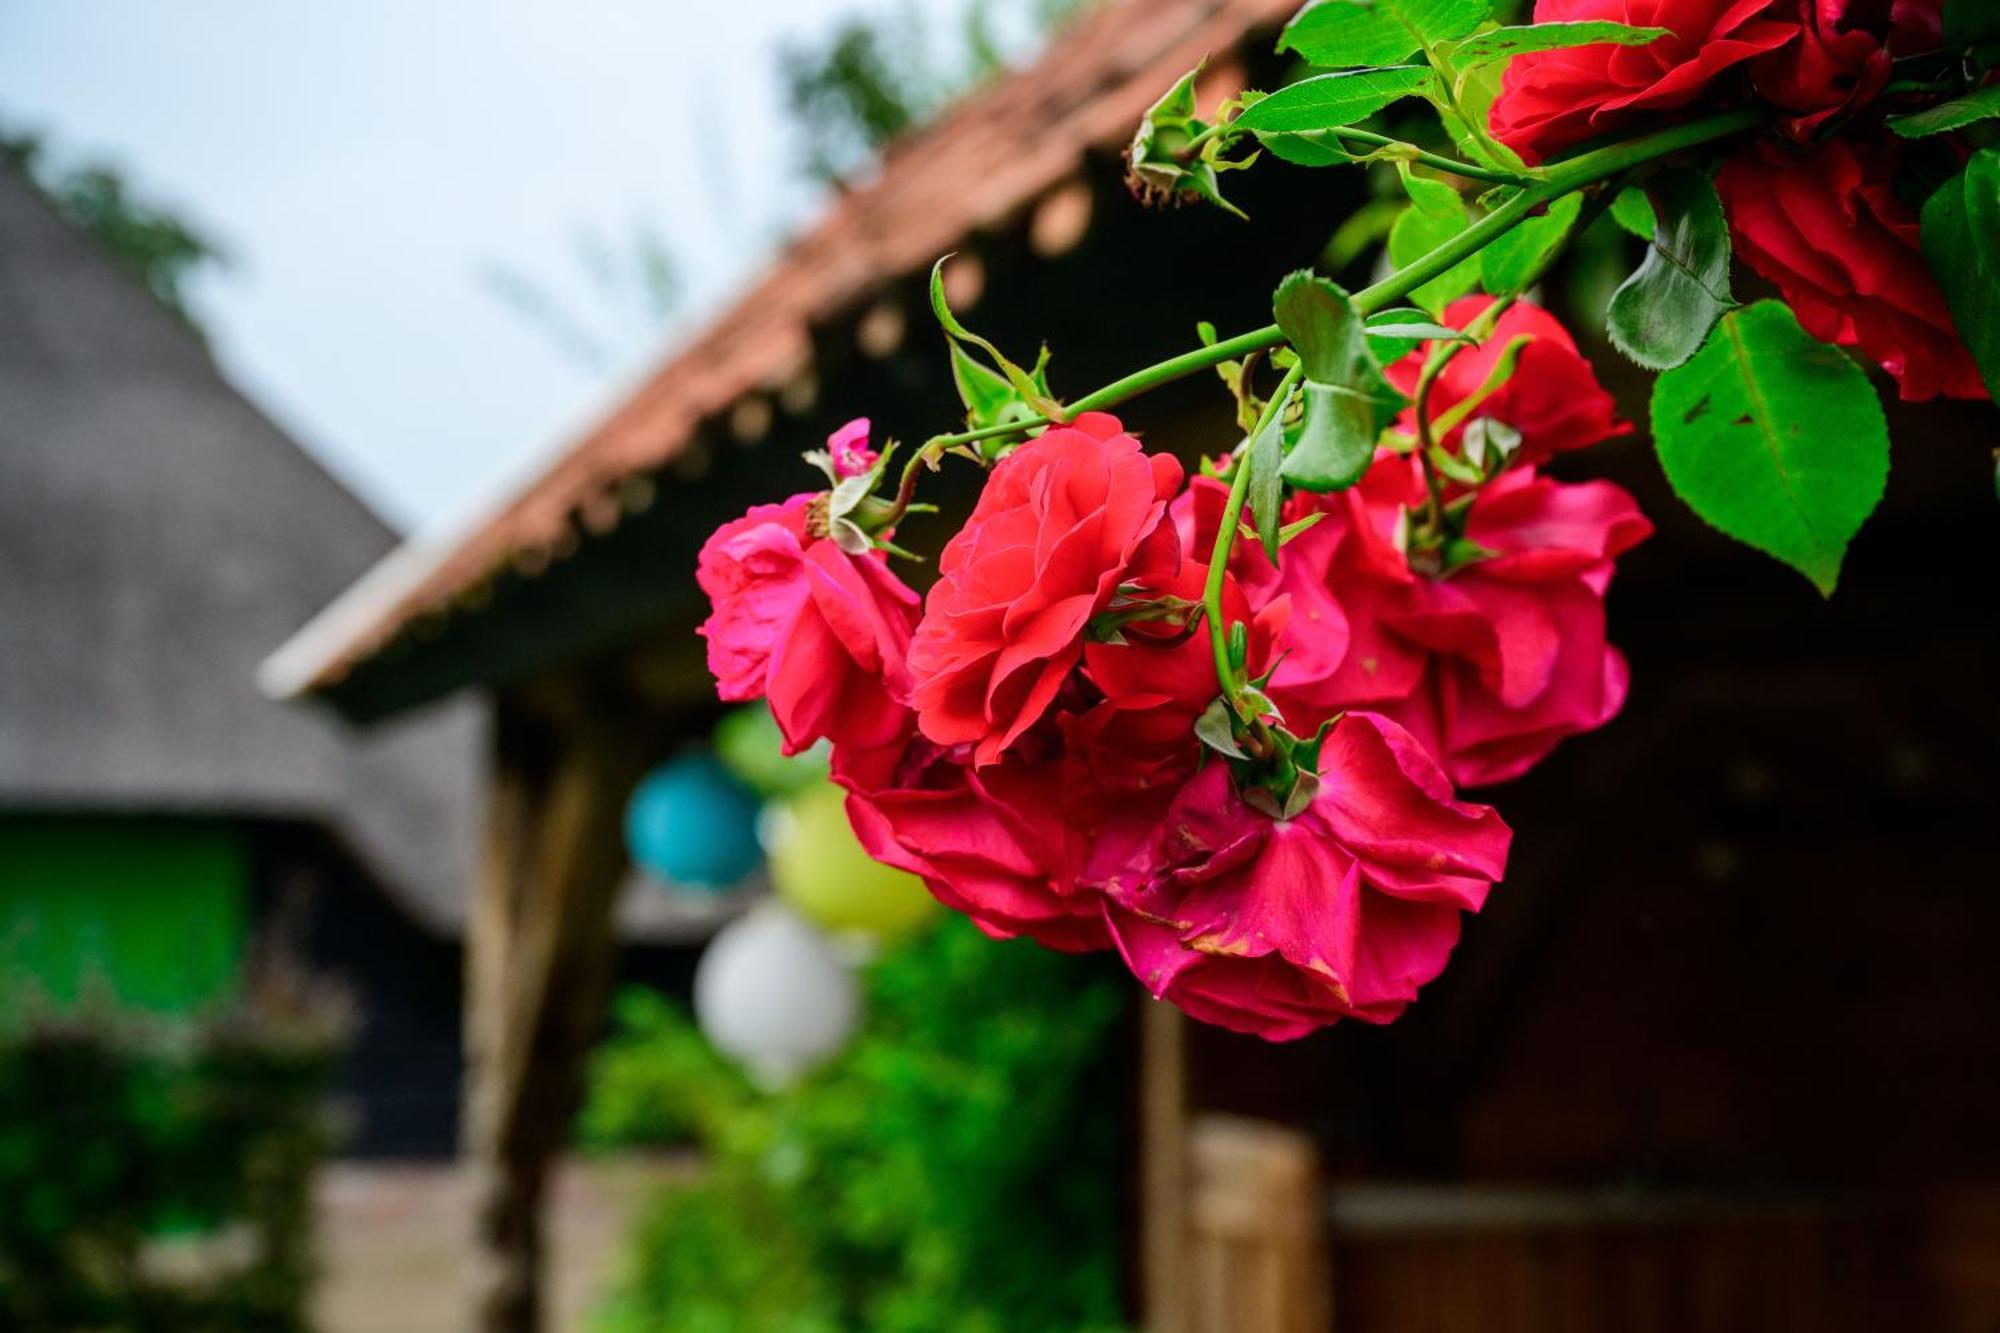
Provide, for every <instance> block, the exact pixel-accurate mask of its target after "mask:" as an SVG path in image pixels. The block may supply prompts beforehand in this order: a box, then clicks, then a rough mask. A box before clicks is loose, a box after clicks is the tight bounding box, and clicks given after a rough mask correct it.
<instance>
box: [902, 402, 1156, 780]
mask: <svg viewBox="0 0 2000 1333" xmlns="http://www.w3.org/2000/svg"><path fill="white" fill-rule="evenodd" d="M1180 483H1181V467H1180V464H1179V463H1177V462H1175V461H1174V460H1173V459H1172V458H1170V457H1167V456H1165V455H1151V456H1149V455H1147V454H1145V453H1144V452H1142V451H1141V450H1140V448H1139V442H1138V441H1137V440H1135V439H1133V438H1132V437H1131V436H1130V435H1127V434H1125V432H1124V429H1123V428H1122V427H1121V426H1120V425H1119V424H1118V421H1117V419H1116V418H1114V417H1110V416H1107V415H1105V414H1103V413H1090V414H1087V415H1085V416H1082V417H1079V418H1078V419H1077V420H1076V421H1075V422H1074V423H1072V424H1070V425H1068V426H1059V427H1057V428H1056V429H1054V430H1051V431H1049V432H1048V433H1046V434H1045V435H1043V436H1042V437H1041V438H1039V439H1036V440H1031V441H1029V442H1028V443H1027V444H1024V445H1022V446H1021V447H1020V448H1019V449H1016V450H1015V451H1014V452H1013V453H1012V454H1011V455H1009V456H1008V457H1007V458H1006V459H1004V460H1002V461H1001V462H1000V464H999V465H998V466H996V467H995V468H994V469H993V475H992V476H991V477H989V478H988V479H987V482H986V489H985V490H984V491H982V492H981V493H980V496H979V502H978V504H977V505H975V506H974V507H973V511H972V517H971V518H969V519H968V520H966V524H965V527H964V528H963V529H961V530H960V531H959V533H958V534H957V535H956V536H954V537H953V538H952V539H951V541H950V542H949V543H948V544H947V545H946V546H945V548H944V553H943V555H942V556H941V557H940V558H939V560H938V572H939V578H938V582H937V584H936V586H935V587H933V588H932V589H931V592H930V597H929V599H928V601H927V602H926V604H925V608H924V616H923V619H922V621H921V622H919V624H918V626H917V630H916V635H915V638H914V639H913V641H912V643H911V646H910V667H911V671H912V673H913V675H914V676H915V678H916V682H917V684H916V690H915V695H914V699H915V704H916V710H917V721H918V725H919V726H920V727H921V728H922V730H923V733H924V734H925V735H926V736H928V737H930V738H931V739H932V740H933V741H936V742H937V743H938V744H940V745H956V744H970V745H972V746H973V747H974V750H973V755H974V759H975V762H977V763H980V764H990V763H993V762H995V761H996V760H998V759H999V757H1000V754H1001V752H1002V751H1003V750H1005V749H1006V748H1007V746H1008V745H1010V744H1012V743H1013V742H1014V740H1015V739H1016V738H1018V737H1019V736H1020V735H1021V733H1023V732H1024V731H1026V730H1027V729H1028V728H1029V727H1031V726H1033V725H1034V724H1035V723H1036V722H1037V721H1038V720H1040V718H1041V717H1042V715H1043V714H1044V713H1046V712H1047V711H1048V708H1049V705H1050V704H1051V703H1052V702H1053V701H1054V700H1055V697H1056V691H1057V690H1059V689H1060V688H1061V687H1062V684H1063V681H1064V679H1065V678H1066V677H1067V676H1068V675H1069V673H1070V671H1071V669H1072V668H1073V667H1075V666H1076V664H1077V662H1078V661H1079V660H1080V659H1081V658H1082V656H1083V632H1084V627H1085V625H1087V624H1088V623H1089V621H1090V619H1091V617H1092V616H1094V615H1096V614H1098V613H1099V612H1101V611H1103V610H1104V609H1105V608H1106V606H1108V605H1109V603H1110V601H1111V599H1112V597H1113V596H1114V595H1115V594H1116V593H1117V591H1118V586H1119V584H1121V583H1123V582H1125V581H1126V580H1128V579H1130V578H1133V577H1135V575H1139V576H1143V575H1145V574H1146V573H1148V572H1149V571H1151V570H1154V569H1162V568H1164V569H1171V568H1172V567H1173V566H1174V565H1175V563H1176V562H1177V560H1178V558H1179V549H1178V544H1177V543H1176V542H1175V540H1174V530H1173V527H1172V526H1171V525H1170V524H1167V523H1165V522H1163V521H1162V520H1163V519H1164V518H1165V516H1166V511H1167V501H1168V500H1169V499H1171V498H1172V496H1173V494H1174V492H1175V491H1176V490H1178V489H1179V488H1180Z"/></svg>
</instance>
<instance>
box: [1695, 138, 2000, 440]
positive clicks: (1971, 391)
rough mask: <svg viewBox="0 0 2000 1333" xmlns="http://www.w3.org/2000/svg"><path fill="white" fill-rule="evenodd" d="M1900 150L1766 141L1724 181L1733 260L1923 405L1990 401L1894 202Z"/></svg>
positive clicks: (1816, 329) (1911, 215)
mask: <svg viewBox="0 0 2000 1333" xmlns="http://www.w3.org/2000/svg"><path fill="white" fill-rule="evenodd" d="M1901 160H1902V149H1901V147H1900V146H1899V145H1898V144H1896V143H1895V142H1893V141H1891V140H1889V139H1887V138H1883V139H1878V140H1873V141H1859V142H1857V141H1850V140H1848V139H1829V140H1828V141H1827V142H1825V143H1823V144H1821V145H1820V146H1819V147H1818V148H1815V149H1811V150H1805V149H1797V148H1793V147H1791V146H1790V145H1788V144H1784V143H1779V142H1772V141H1769V140H1765V141H1760V142H1758V143H1754V144H1751V145H1749V146H1747V147H1745V148H1743V149H1742V150H1740V151H1739V152H1738V153H1737V154H1736V155H1735V156H1734V157H1732V158H1731V159H1730V160H1729V161H1728V162H1726V163H1724V164H1723V167H1722V170H1721V171H1720V172H1719V173H1717V175H1716V180H1715V184H1716V188H1717V189H1718V190H1719V191H1720V192H1721V194H1722V203H1723V207H1724V208H1725V209H1726V210H1727V212H1728V214H1729V229H1730V233H1731V235H1732V236H1733V237H1734V238H1735V242H1736V253H1737V254H1738V255H1741V256H1742V257H1743V258H1744V259H1745V260H1747V261H1749V264H1750V267H1752V268H1754V269H1756V270H1757V272H1759V273H1761V274H1763V275H1764V276H1765V277H1766V278H1769V279H1770V280H1771V281H1772V282H1774V283H1776V284H1777V285H1778V289H1779V290H1780V291H1781V292H1783V293H1784V296H1785V300H1786V301H1787V302H1788V303H1789V304H1790V305H1791V307H1792V309H1793V310H1794V311H1796V312H1797V314H1798V317H1799V323H1800V324H1801V325H1803V326H1804V328H1805V330H1806V332H1808V333H1810V334H1812V335H1813V336H1814V337H1815V338H1818V339H1819V340H1820V341H1822V342H1830V343H1838V344H1839V345H1841V346H1842V347H1857V348H1859V349H1860V350H1861V351H1862V352H1863V353H1864V354H1865V355H1866V356H1868V357H1869V358H1870V359H1871V360H1873V361H1875V362H1876V363H1877V364H1879V365H1880V366H1881V367H1882V368H1883V369H1884V370H1886V371H1888V372H1889V373H1890V374H1891V375H1893V376H1895V377H1896V380H1897V382H1898V383H1899V384H1901V385H1902V391H1903V397H1904V398H1905V399H1906V400H1908V401H1910V402H1921V401H1923V400H1925V399H1928V398H1935V397H1936V396H1938V395H1939V394H1944V395H1945V396H1947V397H1951V398H1985V397H1987V396H1988V395H1987V392H1986V386H1985V385H1984V384H1983V383H1981V381H1980V378H1979V368H1978V366H1977V365H1976V364H1975V363H1974V362H1973V359H1972V354H1971V353H1970V352H1968V351H1967V350H1966V349H1965V344H1964V343H1962V342H1961V341H1960V340H1959V336H1958V328H1957V326H1956V325H1955V324H1953V323H1952V319H1951V310H1950V309H1949V307H1947V306H1946V305H1945V299H1944V293H1943V291H1941V290H1940V289H1939V287H1938V284H1937V279H1936V278H1935V277H1933V276H1932V274H1931V270H1930V265H1928V264H1927V263H1925V262H1924V256H1923V252H1922V250H1921V249H1919V247H1918V238H1917V215H1916V212H1915V211H1914V210H1913V209H1911V208H1910V207H1909V205H1907V204H1905V203H1904V202H1903V201H1902V199H1901V198H1900V197H1898V195H1897V194H1896V191H1895V187H1894V182H1895V177H1896V168H1897V167H1898V166H1899V165H1900V163H1901Z"/></svg>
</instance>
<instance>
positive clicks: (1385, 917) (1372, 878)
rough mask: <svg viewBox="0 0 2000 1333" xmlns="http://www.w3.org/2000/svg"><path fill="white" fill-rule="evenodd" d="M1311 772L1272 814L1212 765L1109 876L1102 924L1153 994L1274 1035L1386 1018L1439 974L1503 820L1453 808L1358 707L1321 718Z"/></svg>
mask: <svg viewBox="0 0 2000 1333" xmlns="http://www.w3.org/2000/svg"><path fill="white" fill-rule="evenodd" d="M1320 772H1321V778H1322V782H1323V784H1324V785H1323V786H1322V787H1321V789H1320V791H1319V794H1318V795H1317V797H1316V798H1315V799H1314V800H1313V802H1312V804H1311V805H1309V806H1308V807H1307V808H1306V809H1305V810H1304V811H1303V812H1301V813H1300V814H1299V815H1297V816H1295V817H1293V818H1291V819H1288V820H1278V819H1273V818H1271V817H1270V816H1269V815H1267V814H1264V813H1262V812H1260V811H1258V810H1257V809H1255V808H1254V807H1252V806H1250V805H1249V804H1247V803H1245V802H1244V801H1243V800H1242V798H1241V797H1240V796H1239V795H1238V794H1237V792H1236V791H1235V790H1234V788H1233V785H1232V784H1233V779H1232V778H1231V776H1230V771H1229V769H1228V767H1227V766H1226V765H1223V764H1220V763H1216V764H1210V765H1209V766H1208V767H1207V768H1205V769H1203V770H1202V772H1201V774H1200V775H1199V776H1198V777H1196V778H1195V779H1194V781H1192V782H1191V783H1189V784H1188V786H1187V787H1186V788H1185V789H1184V790H1183V791H1182V792H1181V794H1180V796H1179V797H1178V798H1177V799H1176V800H1175V801H1174V803H1173V805H1172V807H1171V808H1170V809H1169V810H1168V811H1167V815H1166V818H1165V820H1164V821H1163V822H1162V823H1161V824H1160V825H1159V827H1158V828H1157V830H1156V831H1155V833H1154V835H1153V836H1152V837H1151V838H1150V839H1149V840H1147V841H1146V842H1145V843H1144V844H1142V845H1141V846H1140V848H1139V850H1138V852H1137V853H1136V854H1135V855H1134V856H1132V858H1131V859H1130V860H1129V862H1128V863H1127V864H1126V865H1124V866H1123V867H1121V868H1120V869H1119V870H1118V871H1116V872H1115V873H1113V874H1111V875H1109V876H1108V877H1106V879H1105V882H1104V889H1105V903H1104V910H1105V920H1106V921H1107V923H1108V924H1109V926H1110V929H1111V933H1112V935H1113V937H1114V939H1115V940H1116V942H1117V944H1118V948H1119V951H1120V952H1121V953H1122V954H1123V955H1124V958H1125V961H1126V963H1127V965H1128V966H1130V967H1131V969H1132V972H1133V974H1134V975H1135V976H1137V977H1138V978H1139V981H1140V983H1141V984H1142V985H1144V986H1145V987H1146V989H1147V990H1149V991H1151V992H1152V993H1153V994H1154V995H1155V996H1156V997H1158V998H1160V999H1164V1000H1169V1001H1171V1002H1172V1003H1174V1004H1176V1005H1178V1006H1180V1007H1181V1008H1182V1009H1183V1010H1185V1011H1186V1012H1187V1013H1188V1014H1189V1015H1191V1016H1192V1017H1194V1018H1198V1019H1200V1020H1202V1021H1204V1022H1208V1023H1214V1024H1217V1025H1219V1026H1222V1027H1226V1028H1232V1029H1234V1030H1236V1031H1238V1032H1250V1033H1255V1034H1257V1035H1259V1036H1262V1037H1266V1038H1268V1039H1270V1040H1273V1041H1285V1040H1290V1039H1292V1038H1295V1037H1302V1036H1304V1035H1306V1034H1307V1033H1309V1032H1312V1031H1313V1030H1315V1029H1317V1028H1320V1027H1324V1026H1326V1025H1327V1024H1329V1023H1333V1022H1335V1021H1337V1020H1339V1019H1342V1018H1359V1019H1361V1020H1362V1021H1364V1022H1370V1023H1386V1022H1388V1021H1389V1020H1390V1019H1392V1018H1395V1017H1396V1016H1397V1015H1398V1014H1400V1013H1402V1012H1403V1010H1404V1009H1405V1008H1406V1007H1407V1006H1408V1005H1409V1003H1410V1001H1412V1000H1414V999H1415V998H1416V996H1417V990H1418V988H1419V987H1420V986H1422V985H1423V984H1424V983H1426V982H1428V981H1430V980H1431V979H1433V978H1434V977H1436V976H1437V974H1438V973H1439V972H1440V971H1442V970H1443V968H1444V965H1445V962H1446V960H1447V959H1448V958H1449V957H1450V954H1451V950H1452V947H1453V945H1455V944H1456V943H1457V941H1458V925H1459V914H1460V913H1461V912H1466V911H1477V910H1479V908H1480V906H1481V905H1482V904H1483V903H1484V902H1485V899H1486V894H1487V891H1488V890H1489V889H1490V888H1491V887H1492V884H1493V881H1494V880H1496V879H1498V878H1499V877H1500V876H1501V874H1502V873H1503V872H1504V870H1505V866H1506V861H1507V847H1508V842H1509V840H1510V839H1511V837H1512V834H1511V833H1510V831H1509V830H1508V828H1507V826H1506V824H1505V823H1503V822H1502V821H1501V819H1500V816H1499V814H1498V813H1497V812H1496V811H1494V810H1492V809H1491V808H1489V807H1487V806H1480V805H1470V804H1466V803H1463V802H1460V801H1457V800H1454V799H1453V798H1452V794H1451V788H1450V784H1449V783H1447V782H1446V780H1445V777H1444V775H1443V773H1441V772H1440V771H1439V770H1438V767H1437V765H1436V763H1434V762H1433V761H1432V760H1431V759H1430V757H1429V756H1428V755H1426V754H1425V753H1424V750H1423V748H1422V747H1421V746H1420V745H1418V744H1417V743H1416V742H1415V741H1414V740H1412V739H1411V738H1410V737H1409V736H1407V735H1406V734H1404V733H1403V732H1402V731H1401V729H1400V728H1398V727H1396V726H1395V725H1394V724H1393V723H1390V722H1387V721H1385V720H1383V719H1380V718H1376V717H1371V716H1370V715H1368V714H1366V713H1349V714H1347V715H1345V716H1344V717H1342V718H1341V719H1340V721H1339V722H1337V723H1335V724H1334V726H1333V728H1332V730H1331V731H1330V732H1329V733H1328V735H1327V737H1326V742H1325V746H1324V748H1323V750H1322V752H1321V769H1320Z"/></svg>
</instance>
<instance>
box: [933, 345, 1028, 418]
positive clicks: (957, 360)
mask: <svg viewBox="0 0 2000 1333" xmlns="http://www.w3.org/2000/svg"><path fill="white" fill-rule="evenodd" d="M945 341H946V342H947V343H949V344H950V346H951V379H952V383H953V384H956V385H957V386H958V398H959V401H960V402H962V403H964V404H965V424H966V425H968V426H971V427H972V428H973V429H975V430H977V429H979V428H982V427H985V426H997V425H999V424H1000V423H1001V422H1003V421H1006V420H1008V419H1009V415H1010V413H1011V412H1012V411H1013V410H1014V409H1015V408H1016V406H1017V405H1018V404H1019V403H1020V402H1021V397H1020V395H1019V394H1017V393H1015V392H1014V386H1013V385H1011V384H1009V383H1008V382H1007V377H1006V376H1005V375H1002V374H1001V373H1000V372H999V371H997V370H992V369H989V368H988V367H986V366H982V365H980V364H979V362H977V361H975V360H973V359H972V357H971V356H969V355H968V354H967V353H966V350H965V348H964V347H962V346H960V345H959V342H958V340H957V339H956V338H947V339H946V340H945Z"/></svg>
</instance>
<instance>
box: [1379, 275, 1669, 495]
mask: <svg viewBox="0 0 2000 1333" xmlns="http://www.w3.org/2000/svg"><path fill="white" fill-rule="evenodd" d="M1492 304H1493V298H1492V297H1490V296H1468V297H1466V298H1464V299H1463V300H1460V301H1454V302H1452V303H1451V305H1450V306H1448V307H1447V308H1446V309H1445V312H1444V322H1445V323H1446V324H1448V325H1450V326H1451V327H1452V328H1455V329H1462V328H1464V327H1465V326H1466V325H1468V324H1470V323H1471V322H1472V321H1473V320H1475V319H1477V318H1478V317H1479V316H1480V315H1481V314H1483V313H1484V312H1485V310H1486V308H1487V307H1488V306H1490V305H1492ZM1520 338H1527V339H1529V340H1530V341H1529V342H1528V344H1527V346H1525V347H1523V348H1522V349H1521V359H1520V360H1519V362H1517V363H1516V365H1515V369H1514V375H1513V377H1512V378H1511V379H1509V380H1508V381H1507V382H1506V383H1505V384H1503V385H1501V386H1500V388H1498V389H1497V390H1495V391H1494V392H1493V393H1492V394H1491V395H1489V396H1488V397H1487V398H1486V399H1485V400H1484V401H1482V402H1481V403H1480V404H1479V405H1478V407H1477V408H1476V409H1475V410H1474V411H1473V413H1472V415H1471V417H1470V418H1468V420H1467V423H1466V424H1470V422H1471V421H1473V420H1477V419H1479V418H1481V417H1485V418H1488V419H1490V420H1493V421H1498V422H1502V423H1504V424H1506V425H1509V426H1512V427H1513V428H1514V429H1515V430H1517V431H1519V432H1520V434H1521V446H1520V455H1519V457H1520V460H1521V461H1522V462H1524V463H1527V464H1529V465H1531V466H1532V465H1536V464H1540V463H1544V462H1547V461H1548V460H1549V459H1550V458H1551V457H1553V456H1554V455H1556V454H1559V453H1565V452H1567V451H1569V450H1571V449H1584V448H1588V447H1589V446H1591V445H1593V444H1600V443H1602V442H1603V441H1605V440H1609V439H1613V438H1616V437H1617V436H1620V435H1630V434H1631V433H1632V423H1631V422H1629V421H1621V420H1619V419H1618V405H1617V403H1616V402H1615V401H1613V399H1612V397H1611V395H1610V394H1609V393H1606V392H1605V390H1604V386H1603V385H1601V384H1599V383H1598V382H1597V374H1596V372H1595V371H1593V370H1592V369H1591V368H1590V363H1589V362H1588V361H1586V360H1584V359H1583V354H1582V353H1581V352H1579V351H1577V350H1576V340H1575V339H1574V338H1572V337H1570V333H1569V330H1568V329H1566V328H1564V327H1563V325H1562V321H1561V320H1559V319H1557V318H1556V317H1555V316H1554V315H1551V314H1550V313H1549V312H1548V311H1546V310H1544V309H1542V308H1541V307H1540V306H1537V305H1531V304H1529V303H1528V302H1526V301H1521V302H1517V303H1516V304H1515V305H1514V306H1513V308H1512V309H1510V310H1508V311H1507V312H1506V313H1505V314H1503V315H1502V316H1500V319H1499V321H1498V322H1497V323H1496V324H1495V325H1494V329H1493V334H1492V336H1491V337H1489V338H1487V339H1486V341H1485V342H1483V343H1481V344H1480V345H1479V346H1477V347H1469V348H1466V349H1465V350H1464V351H1462V352H1460V353H1459V354H1458V355H1457V356H1455V357H1453V358H1452V359H1451V363H1450V364H1449V365H1447V366H1446V367H1445V368H1444V373H1443V374H1441V375H1439V376H1438V378H1437V383H1435V384H1434V385H1432V386H1431V396H1430V410H1431V418H1432V419H1433V420H1436V419H1437V418H1438V417H1439V416H1441V415H1443V414H1444V413H1446V412H1448V411H1450V410H1451V409H1452V408H1454V407H1456V406H1458V404H1459V403H1461V402H1463V401H1465V399H1467V398H1469V397H1471V396H1472V395H1473V394H1475V393H1478V392H1479V391H1480V389H1481V388H1482V387H1483V386H1484V385H1485V383H1486V381H1487V379H1488V378H1489V377H1490V376H1491V375H1492V374H1493V369H1494V367H1495V366H1497V365H1498V364H1499V363H1500V358H1501V356H1502V355H1503V354H1504V353H1505V352H1506V350H1507V348H1508V346H1509V345H1511V344H1512V343H1513V342H1515V341H1516V340H1517V339H1520ZM1429 355H1430V348H1429V346H1428V345H1426V346H1424V347H1420V348H1418V349H1417V350H1416V351H1414V352H1412V353H1410V354H1409V355H1408V356H1406V357H1404V358H1403V359H1402V360H1400V361H1398V362H1396V363H1395V364H1394V365H1392V366H1390V367H1389V368H1388V375H1389V381H1390V383H1392V384H1394V385H1395V386H1396V387H1397V388H1398V389H1400V390H1402V391H1403V393H1404V394H1406V395H1408V396H1410V397H1414V396H1415V395H1416V392H1417V381H1418V379H1419V378H1421V376H1422V374H1423V369H1424V360H1425V358H1427V357H1428V356H1429ZM1398 426H1399V427H1400V429H1401V430H1402V431H1403V432H1404V433H1405V434H1408V435H1415V434H1416V430H1417V423H1416V412H1415V409H1414V408H1412V409H1411V410H1410V411H1407V412H1405V413H1404V414H1403V419H1402V421H1401V422H1399V423H1398ZM1464 433H1465V425H1460V426H1458V427H1457V428H1455V429H1454V430H1452V431H1451V432H1450V433H1449V434H1447V435H1445V436H1444V438H1443V439H1442V440H1441V441H1439V442H1440V443H1441V444H1443V445H1445V446H1446V447H1447V448H1450V449H1452V450H1454V451H1456V450H1457V448H1458V445H1459V441H1460V439H1461V438H1463V436H1464Z"/></svg>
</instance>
